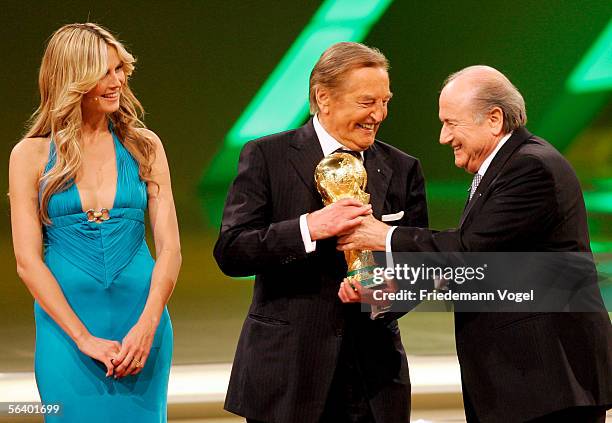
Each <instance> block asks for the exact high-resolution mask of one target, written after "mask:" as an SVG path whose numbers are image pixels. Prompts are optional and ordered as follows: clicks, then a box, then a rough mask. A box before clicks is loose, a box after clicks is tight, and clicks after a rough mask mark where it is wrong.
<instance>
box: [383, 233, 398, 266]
mask: <svg viewBox="0 0 612 423" xmlns="http://www.w3.org/2000/svg"><path fill="white" fill-rule="evenodd" d="M395 228H397V226H391V228H390V229H389V230H388V231H387V237H386V238H385V251H386V254H385V259H386V261H387V268H393V267H395V264H394V263H393V253H392V251H391V236H392V235H393V231H394V230H395Z"/></svg>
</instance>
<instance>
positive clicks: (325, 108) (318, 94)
mask: <svg viewBox="0 0 612 423" xmlns="http://www.w3.org/2000/svg"><path fill="white" fill-rule="evenodd" d="M315 98H316V100H317V105H318V106H319V110H320V111H321V113H322V114H327V113H329V99H330V92H329V90H328V89H327V88H325V87H320V86H319V87H316V88H315Z"/></svg>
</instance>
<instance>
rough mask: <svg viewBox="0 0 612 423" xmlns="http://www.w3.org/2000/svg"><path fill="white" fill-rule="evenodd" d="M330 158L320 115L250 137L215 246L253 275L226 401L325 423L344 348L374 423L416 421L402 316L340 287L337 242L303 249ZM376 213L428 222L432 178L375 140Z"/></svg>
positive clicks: (250, 412) (222, 259) (263, 413)
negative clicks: (345, 299)
mask: <svg viewBox="0 0 612 423" xmlns="http://www.w3.org/2000/svg"><path fill="white" fill-rule="evenodd" d="M322 158H323V152H322V150H321V146H320V143H319V141H318V139H317V137H316V133H315V131H314V127H313V125H312V120H311V121H309V122H308V123H307V124H306V125H304V126H303V127H301V128H299V129H296V130H292V131H288V132H284V133H280V134H275V135H271V136H268V137H264V138H261V139H259V140H255V141H251V142H249V143H247V144H246V145H245V147H244V149H243V150H242V153H241V155H240V162H239V165H238V175H237V177H236V179H235V180H234V182H233V185H232V186H231V189H230V192H229V195H228V198H227V202H226V205H225V210H224V213H223V222H222V226H221V232H220V235H219V239H218V241H217V244H216V245H215V250H214V255H215V259H216V260H217V263H218V264H219V266H220V267H221V269H222V271H223V272H224V273H226V274H227V275H230V276H245V275H252V274H256V278H255V287H254V293H253V301H252V304H251V307H250V309H249V313H248V316H247V318H246V320H245V322H244V326H243V328H242V333H241V335H240V340H239V342H238V347H237V351H236V356H235V359H234V365H233V368H232V374H231V379H230V384H229V389H228V393H227V398H226V402H225V408H226V409H227V410H229V411H231V412H234V413H236V414H239V415H242V416H245V417H248V418H252V419H257V420H262V421H266V422H278V423H288V422H291V423H297V422H312V423H314V422H317V421H318V419H319V417H320V416H321V413H322V411H323V407H324V405H325V401H326V399H327V396H328V392H329V388H330V383H331V381H332V377H333V375H334V370H335V368H336V364H337V359H338V354H339V351H340V345H341V343H342V342H344V343H348V344H345V348H346V347H348V350H349V351H352V352H353V353H354V354H355V357H356V360H357V363H358V367H359V371H360V373H361V377H362V380H363V384H364V387H365V389H366V392H367V396H368V399H369V402H370V406H371V408H372V412H373V414H374V416H375V417H376V421H377V422H382V423H384V422H389V423H397V422H407V421H408V419H409V412H410V402H409V401H410V399H409V397H410V381H409V376H408V367H407V362H406V357H405V353H404V350H403V347H402V344H401V339H400V334H399V329H398V326H397V322H396V321H391V322H383V321H373V320H371V319H370V318H369V314H368V313H363V312H361V311H360V306H359V305H356V304H351V305H345V304H342V303H341V301H340V300H339V298H338V296H337V292H338V289H339V284H340V282H341V281H342V279H343V277H345V275H346V270H347V268H346V263H345V261H344V255H343V254H341V253H339V252H338V251H336V240H335V239H328V240H323V241H317V248H316V251H315V252H313V253H310V254H306V252H305V248H304V244H303V241H302V237H301V234H300V227H299V217H300V215H302V214H304V213H308V212H312V211H315V210H318V209H320V208H322V207H323V204H322V201H321V197H320V195H319V194H318V192H317V189H316V186H315V182H314V170H315V167H316V165H317V164H318V163H319V161H320V160H321V159H322ZM365 167H366V170H367V172H368V186H367V191H368V192H369V193H370V195H371V204H372V206H373V213H374V215H375V216H376V217H377V218H379V219H380V218H381V215H382V214H391V213H396V212H399V211H404V216H403V218H402V220H400V221H398V222H399V224H404V225H413V226H426V225H427V208H426V203H425V191H424V180H423V176H422V172H421V168H420V164H419V162H418V161H417V160H416V159H414V158H413V157H410V156H408V155H407V154H405V153H403V152H401V151H399V150H397V149H395V148H394V147H391V146H389V145H387V144H384V143H382V142H380V141H376V142H375V143H374V144H373V145H372V146H371V147H370V148H369V149H368V150H367V151H366V152H365Z"/></svg>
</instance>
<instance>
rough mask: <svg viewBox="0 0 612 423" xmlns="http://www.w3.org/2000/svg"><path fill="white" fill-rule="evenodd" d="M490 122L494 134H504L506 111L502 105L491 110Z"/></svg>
mask: <svg viewBox="0 0 612 423" xmlns="http://www.w3.org/2000/svg"><path fill="white" fill-rule="evenodd" d="M488 123H489V127H490V128H491V132H492V133H493V135H495V136H499V135H502V131H503V128H504V113H503V112H502V109H501V108H500V107H494V108H493V109H492V110H491V111H490V112H489V118H488Z"/></svg>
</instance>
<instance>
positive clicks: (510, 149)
mask: <svg viewBox="0 0 612 423" xmlns="http://www.w3.org/2000/svg"><path fill="white" fill-rule="evenodd" d="M530 136H531V134H530V133H529V131H527V129H525V128H524V127H521V128H518V129H516V130H514V132H512V135H511V136H510V138H509V139H508V141H506V143H505V144H504V146H503V147H502V148H501V149H500V150H499V151H498V152H497V154H496V155H495V157H494V158H493V161H492V162H491V165H490V166H489V168H488V169H487V171H486V173H485V174H484V176H483V177H482V180H481V181H480V184H478V188H477V189H476V192H475V193H474V196H473V197H472V199H471V200H470V201H469V202H468V203H467V205H466V207H465V209H464V210H463V215H462V216H461V221H460V222H459V227H461V226H463V223H464V222H465V220H466V218H467V217H468V215H469V214H470V212H471V211H472V210H473V209H474V206H475V205H477V204H478V202H479V200H480V197H482V195H483V194H484V193H485V192H487V190H488V189H489V187H490V186H491V184H492V183H493V182H494V181H495V179H497V177H498V176H499V172H500V171H501V170H502V168H503V167H504V165H505V164H506V162H507V161H508V159H509V158H510V157H511V156H512V154H513V153H514V150H516V149H517V148H518V146H519V145H521V144H522V143H523V142H525V140H526V139H527V138H529V137H530Z"/></svg>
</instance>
